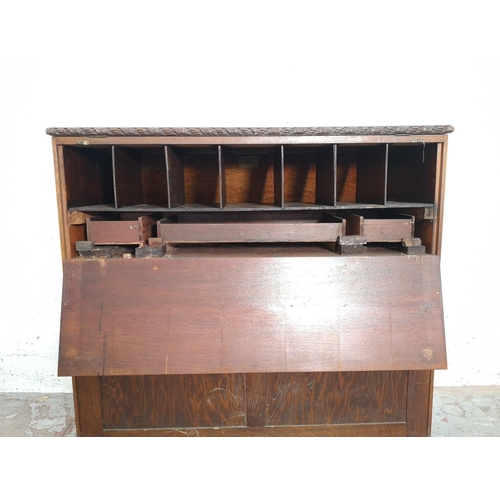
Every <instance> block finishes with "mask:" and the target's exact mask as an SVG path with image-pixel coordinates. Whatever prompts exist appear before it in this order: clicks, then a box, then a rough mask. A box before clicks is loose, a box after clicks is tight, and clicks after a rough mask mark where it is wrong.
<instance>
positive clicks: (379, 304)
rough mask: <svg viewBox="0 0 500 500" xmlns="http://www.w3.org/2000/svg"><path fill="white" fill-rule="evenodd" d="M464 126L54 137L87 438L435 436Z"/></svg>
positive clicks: (77, 388) (71, 337)
mask: <svg viewBox="0 0 500 500" xmlns="http://www.w3.org/2000/svg"><path fill="white" fill-rule="evenodd" d="M452 131H453V127H451V126H408V127H321V128H51V129H48V130H47V133H48V134H49V135H51V136H53V139H52V140H53V151H54V159H55V173H56V184H57V194H58V207H59V220H60V232H61V247H62V257H63V269H64V273H63V295H62V312H61V334H60V353H59V375H60V376H71V377H72V378H73V387H74V400H75V413H76V422H77V432H78V435H80V436H103V435H104V436H123V435H126V436H143V435H156V436H157V435H165V436H176V435H178V436H185V435H189V436H191V435H192V436H299V435H300V436H426V435H429V434H430V423H431V409H432V408H431V405H432V392H433V373H434V370H436V369H444V368H446V348H445V337H444V322H443V306H442V296H441V282H440V271H439V251H440V242H441V229H442V213H443V201H444V177H445V162H446V149H447V134H448V133H450V132H452Z"/></svg>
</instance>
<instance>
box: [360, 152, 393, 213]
mask: <svg viewBox="0 0 500 500" xmlns="http://www.w3.org/2000/svg"><path fill="white" fill-rule="evenodd" d="M387 150H388V145H387V144H381V145H378V146H365V147H360V148H359V150H358V158H357V160H358V168H357V179H356V201H357V202H360V203H377V204H380V205H384V204H385V202H386V198H387V197H386V190H387V188H386V186H387Z"/></svg>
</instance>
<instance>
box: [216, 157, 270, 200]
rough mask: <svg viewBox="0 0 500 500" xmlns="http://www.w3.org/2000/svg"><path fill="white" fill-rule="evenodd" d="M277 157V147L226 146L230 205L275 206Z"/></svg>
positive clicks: (225, 161) (225, 159)
mask: <svg viewBox="0 0 500 500" xmlns="http://www.w3.org/2000/svg"><path fill="white" fill-rule="evenodd" d="M275 157H276V153H275V148H262V147H260V148H248V147H247V148H225V149H224V163H225V166H226V189H227V204H228V206H229V207H230V206H232V205H236V204H246V203H251V204H254V205H267V206H273V207H274V206H275V182H274V175H275ZM276 185H279V179H277V181H276ZM277 203H278V202H277Z"/></svg>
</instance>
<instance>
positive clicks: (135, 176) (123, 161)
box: [113, 146, 142, 208]
mask: <svg viewBox="0 0 500 500" xmlns="http://www.w3.org/2000/svg"><path fill="white" fill-rule="evenodd" d="M139 165H140V152H139V150H136V149H135V148H127V149H125V148H120V147H118V146H114V147H113V170H114V181H115V183H114V187H115V199H116V208H119V207H128V206H133V205H139V204H141V203H142V172H141V169H140V167H139Z"/></svg>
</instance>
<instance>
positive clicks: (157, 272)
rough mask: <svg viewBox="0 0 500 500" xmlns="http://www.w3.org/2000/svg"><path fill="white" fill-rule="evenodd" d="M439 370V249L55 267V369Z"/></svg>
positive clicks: (75, 372)
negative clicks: (58, 270)
mask: <svg viewBox="0 0 500 500" xmlns="http://www.w3.org/2000/svg"><path fill="white" fill-rule="evenodd" d="M440 368H446V350H445V339H444V324H443V307H442V297H441V282H440V272H439V257H437V256H432V255H422V256H407V255H404V254H397V255H392V256H370V255H364V256H349V257H340V256H338V255H335V256H332V257H327V258H325V257H301V258H290V257H242V258H240V257H234V258H227V257H199V258H163V259H161V258H160V259H107V260H104V259H103V260H69V261H66V262H65V265H64V287H63V300H62V319H61V343H60V357H59V375H61V376H81V375H158V374H203V373H252V372H254V373H255V372H292V371H293V372H313V371H361V370H362V371H364V370H433V369H440Z"/></svg>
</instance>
